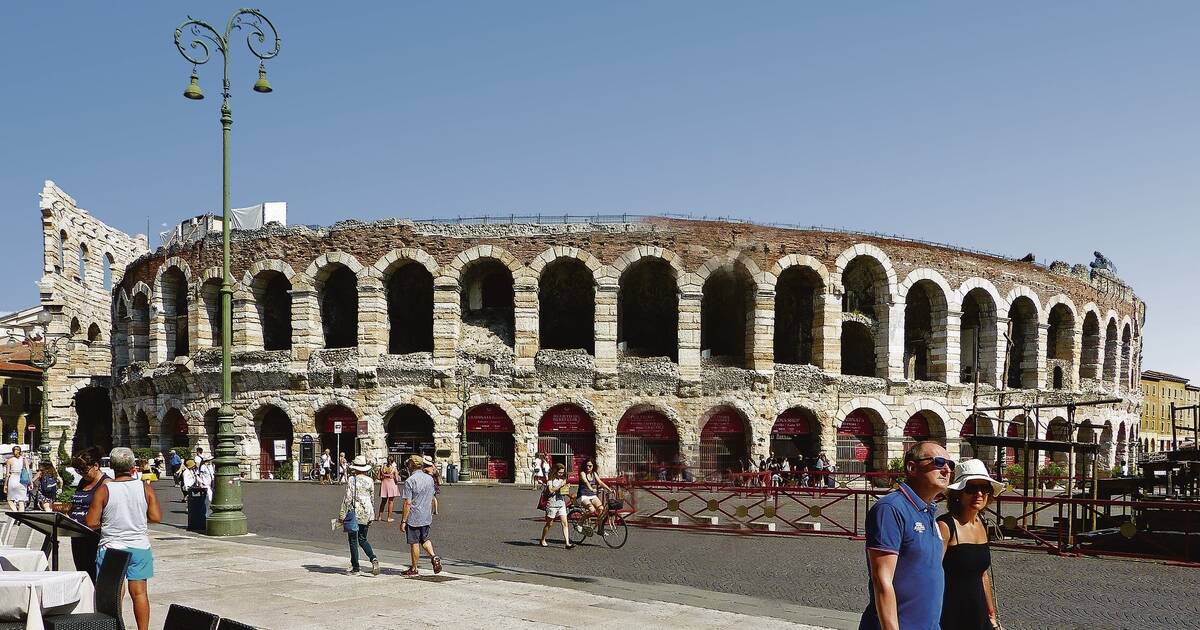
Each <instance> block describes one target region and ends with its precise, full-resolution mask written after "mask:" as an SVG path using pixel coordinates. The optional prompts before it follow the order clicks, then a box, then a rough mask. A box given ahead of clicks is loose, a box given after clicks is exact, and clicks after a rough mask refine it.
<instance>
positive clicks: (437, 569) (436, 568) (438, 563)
mask: <svg viewBox="0 0 1200 630" xmlns="http://www.w3.org/2000/svg"><path fill="white" fill-rule="evenodd" d="M433 572H434V574H438V573H441V572H442V557H441V556H434V557H433Z"/></svg>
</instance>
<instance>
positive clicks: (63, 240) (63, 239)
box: [55, 230, 67, 275]
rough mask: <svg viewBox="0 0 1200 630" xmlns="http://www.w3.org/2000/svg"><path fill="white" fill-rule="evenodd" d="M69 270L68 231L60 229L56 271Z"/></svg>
mask: <svg viewBox="0 0 1200 630" xmlns="http://www.w3.org/2000/svg"><path fill="white" fill-rule="evenodd" d="M66 270H67V231H66V230H60V231H59V233H58V264H57V269H55V271H60V272H64V275H65V272H66Z"/></svg>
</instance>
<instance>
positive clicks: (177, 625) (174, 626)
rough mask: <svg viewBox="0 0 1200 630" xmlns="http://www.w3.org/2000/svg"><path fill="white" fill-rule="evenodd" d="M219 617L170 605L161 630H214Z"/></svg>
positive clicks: (177, 605)
mask: <svg viewBox="0 0 1200 630" xmlns="http://www.w3.org/2000/svg"><path fill="white" fill-rule="evenodd" d="M218 620H220V617H218V616H216V615H214V614H212V613H210V612H204V611H203V610H197V609H195V608H188V607H187V606H180V605H179V604H171V607H170V608H168V609H167V621H166V623H165V624H163V630H215V628H216V627H217V621H218Z"/></svg>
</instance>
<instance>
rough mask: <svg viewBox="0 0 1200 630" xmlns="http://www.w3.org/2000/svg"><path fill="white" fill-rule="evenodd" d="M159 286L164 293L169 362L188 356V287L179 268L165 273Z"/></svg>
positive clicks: (164, 315) (163, 301)
mask: <svg viewBox="0 0 1200 630" xmlns="http://www.w3.org/2000/svg"><path fill="white" fill-rule="evenodd" d="M160 282H161V284H160V285H159V288H160V290H161V291H162V305H163V320H164V322H165V324H166V334H167V337H166V340H167V360H168V361H170V360H172V359H174V358H175V357H186V356H187V355H188V286H187V279H186V278H184V276H183V272H182V271H180V270H179V268H178V267H171V268H170V269H167V270H166V271H165V272H163V275H162V278H161V279H160Z"/></svg>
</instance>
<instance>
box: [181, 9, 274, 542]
mask: <svg viewBox="0 0 1200 630" xmlns="http://www.w3.org/2000/svg"><path fill="white" fill-rule="evenodd" d="M241 29H245V31H246V33H247V34H246V47H247V48H249V49H250V54H252V55H254V56H255V57H257V58H258V59H259V64H258V81H256V82H255V83H254V91H255V92H260V93H266V92H270V91H271V84H270V83H269V82H268V81H267V69H266V65H265V62H266V60H267V59H271V58H273V57H275V56H276V55H278V54H279V32H278V31H276V30H275V25H274V24H271V21H270V20H268V19H267V17H266V16H265V15H263V14H262V13H259V12H258V11H257V10H256V9H239V10H238V11H236V12H235V13H234V14H233V17H231V18H229V23H228V24H227V25H226V26H225V33H224V35H222V34H221V33H218V32H217V30H216V29H215V28H213V27H212V26H209V24H208V23H207V22H204V21H203V20H196V19H193V18H192V17H191V16H188V19H187V21H185V22H184V23H183V24H180V25H179V28H177V29H175V47H176V48H178V49H179V54H181V55H183V58H184V59H187V60H188V61H189V62H191V63H192V76H191V81H190V83H189V84H188V86H187V89H185V90H184V91H183V96H184V97H186V98H188V99H190V100H194V101H198V100H201V99H203V98H204V92H203V91H202V90H201V89H200V77H199V76H198V75H197V74H196V68H197V67H198V66H201V65H204V64H205V63H208V60H209V58H210V57H211V56H212V52H213V48H215V49H216V51H217V52H219V53H221V60H222V61H223V64H224V75H223V77H222V83H221V231H222V238H221V242H222V249H223V252H222V256H223V257H222V261H221V408H220V409H219V410H218V411H217V446H216V448H215V449H214V450H215V451H216V458H215V460H214V462H215V463H216V467H217V479H216V484H215V485H214V486H213V502H212V516H210V517H209V518H208V534H209V535H210V536H240V535H243V534H245V533H246V514H245V513H244V512H243V511H242V485H241V483H242V482H241V472H240V469H239V466H238V458H237V446H236V438H235V437H234V434H233V377H232V374H231V370H230V357H229V355H230V350H231V345H232V343H233V334H232V333H233V331H232V328H233V307H232V298H233V282H232V279H231V275H230V272H229V226H230V223H231V219H230V216H229V129H230V127H232V126H233V113H232V112H231V111H230V109H229V97H230V94H229V53H230V48H229V46H230V44H231V43H232V42H231V38H232V36H233V34H234V33H233V32H234V31H235V30H241ZM268 32H269V33H270V37H268V35H267V33H268ZM185 33H186V35H185ZM184 39H188V40H190V41H188V43H187V44H186V45H185V44H184Z"/></svg>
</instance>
